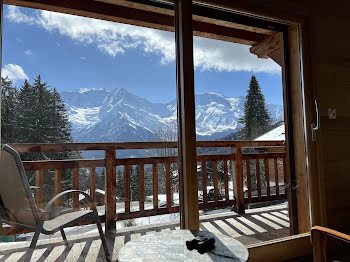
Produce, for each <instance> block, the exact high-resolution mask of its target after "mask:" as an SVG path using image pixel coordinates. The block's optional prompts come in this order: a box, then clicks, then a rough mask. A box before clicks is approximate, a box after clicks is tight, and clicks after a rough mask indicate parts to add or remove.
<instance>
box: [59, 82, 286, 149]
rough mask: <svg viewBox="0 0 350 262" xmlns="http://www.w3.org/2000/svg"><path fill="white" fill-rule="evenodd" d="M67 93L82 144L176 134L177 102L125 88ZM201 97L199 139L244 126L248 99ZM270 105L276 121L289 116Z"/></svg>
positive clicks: (156, 138) (66, 100)
mask: <svg viewBox="0 0 350 262" xmlns="http://www.w3.org/2000/svg"><path fill="white" fill-rule="evenodd" d="M61 96H62V100H63V101H64V103H65V106H66V109H67V110H68V113H69V118H70V120H71V122H72V136H73V139H74V141H76V142H128V141H159V140H162V137H160V134H161V133H164V132H166V133H170V136H171V137H174V138H176V128H175V127H176V125H177V108H176V100H172V101H170V102H168V103H153V102H150V101H148V100H147V99H145V98H142V97H139V96H137V95H135V94H132V93H131V92H129V91H127V90H126V89H124V88H116V89H114V90H112V91H108V90H105V89H103V88H98V89H96V88H94V89H86V88H83V89H77V90H74V91H66V92H62V93H61ZM195 99H196V131H197V139H199V140H204V139H205V140H215V139H218V138H220V137H223V136H225V135H228V134H230V133H232V132H235V131H237V129H238V128H240V126H241V125H240V124H239V123H238V119H239V118H240V117H241V116H242V114H243V109H244V100H245V97H243V96H241V97H236V98H230V97H226V96H224V95H222V94H217V93H212V92H208V93H200V94H196V95H195ZM267 106H268V109H269V112H270V115H271V117H272V118H273V119H274V122H277V121H281V120H283V106H282V105H276V104H267ZM168 135H169V134H168Z"/></svg>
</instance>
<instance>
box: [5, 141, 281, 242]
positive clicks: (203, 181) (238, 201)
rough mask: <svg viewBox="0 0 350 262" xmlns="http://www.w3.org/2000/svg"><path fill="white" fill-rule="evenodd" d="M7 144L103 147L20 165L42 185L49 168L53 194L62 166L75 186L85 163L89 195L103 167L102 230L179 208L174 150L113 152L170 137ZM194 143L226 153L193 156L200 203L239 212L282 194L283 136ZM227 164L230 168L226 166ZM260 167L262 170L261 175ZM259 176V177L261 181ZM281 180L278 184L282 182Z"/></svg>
mask: <svg viewBox="0 0 350 262" xmlns="http://www.w3.org/2000/svg"><path fill="white" fill-rule="evenodd" d="M11 146H12V147H13V148H14V149H16V150H17V151H18V152H20V153H28V152H63V151H104V152H105V158H104V159H77V160H42V161H24V162H23V165H24V168H25V169H26V170H32V171H35V183H36V186H38V187H44V188H45V185H44V182H43V181H44V176H45V172H44V171H45V170H54V172H53V174H54V183H55V184H54V194H58V193H60V192H61V191H62V170H63V169H72V189H79V183H80V180H79V169H81V168H84V169H88V170H89V180H90V181H89V186H90V192H91V196H92V198H93V199H94V200H95V201H96V194H95V191H96V169H97V168H105V215H104V216H102V217H101V219H102V220H103V221H104V222H106V231H114V230H115V222H116V220H123V219H129V218H137V217H145V216H153V215H161V214H168V213H176V212H179V206H178V205H176V204H175V203H174V202H173V201H172V197H173V192H172V189H171V167H172V166H173V165H175V164H177V162H178V158H177V156H164V157H142V158H117V157H116V152H119V150H130V149H148V150H149V149H165V148H177V143H176V142H126V143H66V144H12V145H11ZM197 147H198V148H218V147H220V148H229V149H230V150H229V151H230V153H229V154H220V155H209V154H206V155H198V156H197V161H198V170H199V171H198V174H193V175H196V176H197V177H198V180H199V185H200V188H201V189H202V194H203V196H202V199H201V201H200V204H199V207H200V209H211V208H216V207H227V206H235V208H236V210H237V211H238V212H244V208H245V205H246V204H249V203H256V202H265V201H271V200H281V199H287V194H286V190H285V188H287V187H284V186H283V185H287V184H288V177H287V175H286V174H287V172H286V168H287V165H286V154H285V145H284V142H283V141H198V142H197ZM245 148H254V149H255V150H253V151H254V152H255V153H242V151H243V152H244V150H245ZM257 149H259V150H257ZM251 151H252V150H251ZM209 163H211V167H210V169H211V170H212V171H211V172H208V165H210V164H209ZM218 163H220V164H221V163H223V169H222V170H221V171H220V172H221V173H220V176H221V177H222V176H223V181H219V179H218ZM230 163H231V164H230ZM149 165H150V166H152V189H153V190H152V193H153V208H152V207H151V208H150V207H147V208H146V206H145V202H146V200H145V166H149ZM160 165H164V167H165V190H164V189H163V191H165V194H166V204H165V205H159V201H158V195H159V194H158V187H159V186H158V176H159V170H158V169H159V166H160ZM132 166H136V167H137V174H138V195H139V197H138V209H136V210H133V209H132V208H131V203H132V199H131V189H130V184H131V173H130V170H131V167H132ZM229 167H230V168H232V171H231V172H230V171H229ZM117 169H120V170H123V176H124V198H123V202H124V212H118V214H117V212H116V209H117V208H116V206H117V205H116V204H117V199H116V196H117V182H116V180H117V179H116V175H117V173H116V170H117ZM199 172H201V174H200V173H199ZM51 173H52V172H51ZM262 173H264V179H263V180H262V177H261V176H262ZM208 175H209V178H210V179H209V181H208ZM273 181H274V186H272V188H271V185H270V184H272V185H273ZM262 182H264V185H263V184H262ZM281 182H282V183H281ZM219 183H220V185H219ZM222 183H223V185H222ZM265 184H266V185H265ZM281 184H283V185H282V187H281V186H280V185H281ZM245 185H246V186H245ZM253 185H254V186H253ZM209 186H211V187H212V188H213V191H214V196H212V195H211V194H210V191H209V195H208V192H207V190H206V189H207V188H208V187H209ZM232 187H233V191H234V192H233V194H231V193H230V191H232ZM223 192H224V193H223ZM36 203H37V205H38V206H39V207H42V205H43V193H42V192H41V191H40V190H39V191H38V192H36ZM55 204H56V205H57V206H60V205H61V204H62V203H61V201H60V200H57V201H56V203H55ZM72 206H73V207H76V208H78V207H79V206H80V203H79V196H78V195H77V194H76V195H73V200H72ZM0 230H1V231H0V234H1V235H8V234H13V233H14V232H15V233H20V232H25V231H21V230H19V229H10V228H0Z"/></svg>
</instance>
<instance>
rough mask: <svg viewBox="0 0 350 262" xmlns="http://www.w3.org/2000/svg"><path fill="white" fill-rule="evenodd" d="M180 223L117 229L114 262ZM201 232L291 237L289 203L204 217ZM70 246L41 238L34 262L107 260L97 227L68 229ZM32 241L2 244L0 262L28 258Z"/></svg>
mask: <svg viewBox="0 0 350 262" xmlns="http://www.w3.org/2000/svg"><path fill="white" fill-rule="evenodd" d="M179 229H180V227H179V222H178V221H176V222H170V223H163V224H153V225H144V226H135V227H126V228H123V229H120V230H117V233H116V234H115V236H113V237H112V238H110V239H108V243H109V245H110V250H111V249H112V247H113V258H112V261H116V259H117V254H118V251H119V249H120V248H121V247H122V246H123V245H124V244H125V243H126V242H128V241H130V240H131V239H134V238H137V237H140V236H141V235H144V234H149V233H152V232H157V231H163V230H179ZM200 230H206V231H210V232H216V233H217V232H219V233H222V234H225V235H229V236H232V237H234V238H236V239H237V240H239V241H241V242H242V243H243V244H245V245H250V244H255V243H258V242H261V241H267V240H271V239H276V238H281V237H286V236H289V234H290V232H289V217H288V211H287V206H286V204H279V205H272V206H268V207H262V208H254V209H247V210H246V214H245V215H238V214H237V213H235V212H232V211H228V212H225V213H218V214H211V215H202V216H200ZM66 234H67V238H68V241H69V243H70V244H69V246H68V247H66V246H65V245H64V244H63V241H62V238H61V237H60V235H59V234H55V235H52V236H50V237H46V236H43V235H42V236H41V238H40V240H39V241H38V244H37V248H36V250H35V252H34V253H33V255H32V259H31V261H105V257H104V253H103V249H102V247H101V241H100V239H99V236H98V233H97V229H96V227H95V226H94V225H87V226H80V227H75V228H71V229H67V232H66ZM29 244H30V239H28V240H27V241H21V242H14V243H1V244H0V261H21V260H23V259H24V257H25V255H26V253H27V251H28V247H29Z"/></svg>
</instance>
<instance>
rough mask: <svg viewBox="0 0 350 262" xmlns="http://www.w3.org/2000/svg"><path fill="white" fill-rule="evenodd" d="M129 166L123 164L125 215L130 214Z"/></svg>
mask: <svg viewBox="0 0 350 262" xmlns="http://www.w3.org/2000/svg"><path fill="white" fill-rule="evenodd" d="M130 202H131V195H130V166H129V165H125V166H124V206H125V216H128V215H129V214H130Z"/></svg>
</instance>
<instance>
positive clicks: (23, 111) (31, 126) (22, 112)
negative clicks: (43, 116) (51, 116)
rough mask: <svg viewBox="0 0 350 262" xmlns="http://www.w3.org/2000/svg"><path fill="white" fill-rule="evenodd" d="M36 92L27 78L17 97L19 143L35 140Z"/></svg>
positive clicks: (17, 139) (17, 140)
mask: <svg viewBox="0 0 350 262" xmlns="http://www.w3.org/2000/svg"><path fill="white" fill-rule="evenodd" d="M36 103H37V102H36V94H35V92H34V88H33V87H32V86H31V85H30V84H29V82H28V81H27V80H25V81H24V84H23V85H22V86H21V87H20V89H19V92H18V99H17V117H18V134H17V138H16V142H17V143H30V142H31V141H35V135H36V112H35V109H36Z"/></svg>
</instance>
